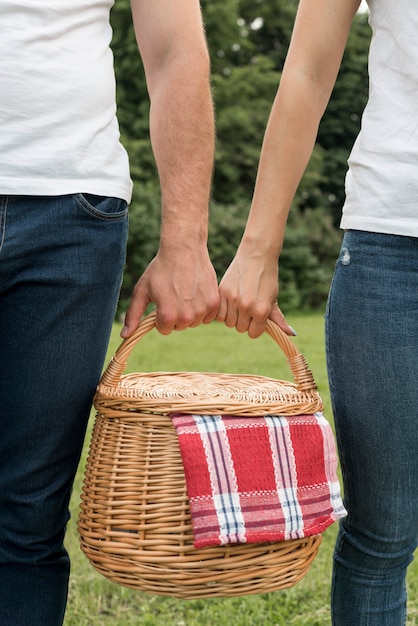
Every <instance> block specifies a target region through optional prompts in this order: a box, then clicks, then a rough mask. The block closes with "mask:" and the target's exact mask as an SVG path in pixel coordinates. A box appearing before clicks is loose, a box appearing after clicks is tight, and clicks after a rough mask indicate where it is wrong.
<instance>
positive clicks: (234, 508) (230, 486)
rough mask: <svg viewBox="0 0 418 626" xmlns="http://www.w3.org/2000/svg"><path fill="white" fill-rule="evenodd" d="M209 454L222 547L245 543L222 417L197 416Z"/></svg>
mask: <svg viewBox="0 0 418 626" xmlns="http://www.w3.org/2000/svg"><path fill="white" fill-rule="evenodd" d="M193 418H194V420H195V422H196V425H197V427H198V429H199V434H200V437H201V439H202V443H203V447H204V450H205V455H206V461H207V465H208V471H209V476H210V481H211V486H212V492H213V502H214V505H215V510H216V515H217V518H218V522H219V528H220V535H219V540H220V543H221V545H227V544H229V543H236V542H241V543H245V541H246V538H245V522H244V517H243V515H242V510H241V504H240V496H239V493H238V485H237V480H236V475H235V469H234V463H233V460H232V454H231V449H230V447H229V441H228V437H227V434H226V430H225V426H224V423H223V421H222V416H221V415H213V416H208V415H205V416H201V415H193ZM214 435H215V436H214Z"/></svg>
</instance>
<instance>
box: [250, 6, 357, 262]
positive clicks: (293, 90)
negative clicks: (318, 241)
mask: <svg viewBox="0 0 418 626" xmlns="http://www.w3.org/2000/svg"><path fill="white" fill-rule="evenodd" d="M358 4H359V0H318V2H314V3H312V2H311V1H310V0H300V4H299V9H298V15H297V18H296V22H295V28H294V32H293V35H292V41H291V44H290V47H289V51H288V55H287V58H286V62H285V66H284V69H283V73H282V77H281V81H280V85H279V89H278V92H277V95H276V98H275V101H274V104H273V107H272V111H271V114H270V118H269V122H268V125H267V128H266V133H265V137H264V141H263V146H262V151H261V156H260V163H259V169H258V174H257V181H256V187H255V190H254V197H253V202H252V207H251V212H250V218H249V221H248V225H247V229H246V231H245V235H244V241H249V242H251V240H255V245H256V244H257V243H260V242H261V241H262V242H263V249H264V250H265V251H266V253H268V252H270V251H271V254H272V255H275V256H276V257H277V256H278V255H279V254H280V251H281V247H282V243H283V237H284V230H285V225H286V220H287V216H288V212H289V209H290V206H291V204H292V200H293V198H294V196H295V193H296V191H297V187H298V185H299V183H300V180H301V178H302V176H303V173H304V171H305V169H306V166H307V164H308V162H309V159H310V156H311V154H312V150H313V148H314V145H315V140H316V136H317V132H318V126H319V123H320V121H321V118H322V115H323V113H324V111H325V108H326V106H327V104H328V101H329V98H330V95H331V92H332V89H333V86H334V83H335V80H336V77H337V74H338V70H339V67H340V63H341V58H342V55H343V52H344V48H345V43H346V41H347V37H348V33H349V29H350V24H351V21H352V18H353V16H354V14H355V11H356V9H357V7H358Z"/></svg>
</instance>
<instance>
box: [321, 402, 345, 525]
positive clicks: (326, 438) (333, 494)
mask: <svg viewBox="0 0 418 626" xmlns="http://www.w3.org/2000/svg"><path fill="white" fill-rule="evenodd" d="M314 415H315V417H316V419H317V420H318V424H319V425H320V426H321V430H322V440H323V442H324V460H325V474H326V477H327V482H328V489H329V495H330V504H331V510H332V518H333V519H334V520H337V519H339V518H340V517H344V516H345V515H346V513H347V512H346V510H345V508H344V505H343V502H342V500H341V490H340V484H339V482H338V480H337V481H336V480H335V467H336V465H337V454H336V450H335V448H334V447H331V445H330V441H331V442H333V441H334V439H333V437H334V433H333V432H332V428H331V426H330V424H329V423H328V421H327V420H326V419H325V417H324V415H323V413H315V414H314ZM333 477H334V480H333Z"/></svg>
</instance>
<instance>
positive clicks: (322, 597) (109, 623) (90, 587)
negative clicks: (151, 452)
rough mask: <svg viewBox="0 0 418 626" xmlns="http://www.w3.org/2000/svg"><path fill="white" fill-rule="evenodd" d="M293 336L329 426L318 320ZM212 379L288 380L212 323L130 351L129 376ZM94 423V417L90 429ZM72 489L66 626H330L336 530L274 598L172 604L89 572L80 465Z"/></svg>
mask: <svg viewBox="0 0 418 626" xmlns="http://www.w3.org/2000/svg"><path fill="white" fill-rule="evenodd" d="M288 321H289V323H290V324H292V326H293V327H294V328H295V329H296V330H297V332H298V337H297V338H296V339H295V343H296V344H297V346H298V348H299V349H300V350H301V352H302V353H303V354H304V355H305V358H306V360H307V361H308V364H309V366H310V368H311V370H312V371H313V373H314V377H315V380H316V383H317V385H318V388H319V391H320V393H321V395H322V398H323V400H324V407H325V408H324V412H325V415H326V417H327V418H328V419H329V421H331V422H332V418H331V409H330V401H329V394H328V387H327V380H326V367H325V355H324V342H323V317H322V315H321V314H312V315H293V316H289V319H288ZM120 328H121V327H120V325H118V324H115V326H114V329H113V332H112V337H111V342H110V346H109V354H108V357H109V358H110V357H111V356H112V354H113V353H114V351H115V350H116V348H117V346H118V345H119V343H120V338H119V332H120ZM157 370H165V371H180V370H183V371H184V370H189V371H215V372H231V373H242V374H259V375H265V376H270V377H273V378H281V379H285V380H291V374H290V372H289V369H288V366H287V364H286V361H285V358H284V355H283V353H282V352H281V350H280V348H279V347H278V346H277V344H276V343H275V342H274V341H273V340H272V339H271V338H270V337H268V336H267V335H264V336H263V337H260V338H259V339H258V340H256V341H254V340H250V339H249V338H248V337H247V336H246V335H240V334H239V333H237V332H236V331H234V330H229V329H227V328H226V327H225V326H223V325H221V324H218V323H213V324H211V325H210V326H201V327H199V328H196V329H190V330H187V331H183V332H179V333H172V334H171V335H170V336H168V337H163V336H161V335H159V334H158V333H157V332H156V331H155V330H154V331H152V332H151V333H149V334H148V335H147V336H146V337H144V338H143V339H142V340H141V341H140V342H139V343H138V344H137V346H136V347H135V348H134V350H133V352H132V354H131V356H130V359H129V362H128V367H127V370H126V371H127V372H128V371H157ZM93 419H94V415H93V414H92V419H91V423H92V422H93ZM88 440H89V437H87V440H86V445H85V451H84V455H83V459H82V463H81V465H80V468H79V472H78V475H77V479H76V482H75V486H74V493H73V499H72V519H71V521H70V523H69V526H68V532H67V547H68V550H69V552H70V555H71V559H72V576H71V582H70V593H69V601H68V609H67V615H66V619H65V626H328V625H329V624H330V617H329V608H328V607H329V581H330V572H331V562H332V550H333V543H334V540H335V534H336V525H333V526H332V527H330V528H329V529H328V530H327V531H326V532H325V533H324V535H323V542H322V545H321V547H320V550H319V553H318V556H317V557H316V558H315V560H314V562H313V564H312V566H311V568H310V570H309V572H308V573H307V575H306V576H305V578H304V579H303V580H302V581H301V582H299V583H298V584H297V585H296V586H295V587H293V588H291V589H288V590H283V591H278V592H275V593H269V594H263V595H256V596H245V597H239V598H229V599H210V600H186V601H184V600H176V599H173V598H168V597H163V596H154V595H149V594H144V593H142V592H139V591H135V590H131V589H127V588H124V587H121V586H118V585H116V584H114V583H111V582H109V581H108V580H106V579H105V578H103V577H102V576H101V575H99V574H98V573H96V572H95V570H94V569H93V568H92V566H91V565H90V564H89V562H88V560H87V559H86V557H85V556H84V555H83V553H82V552H81V551H80V549H79V545H78V535H77V530H76V519H77V511H78V505H79V494H80V489H81V483H82V475H83V469H84V463H85V457H86V453H87V447H88ZM408 585H409V598H410V600H409V619H408V622H407V623H408V626H413V625H417V626H418V565H417V563H416V562H414V563H413V564H412V566H411V570H410V573H409V580H408Z"/></svg>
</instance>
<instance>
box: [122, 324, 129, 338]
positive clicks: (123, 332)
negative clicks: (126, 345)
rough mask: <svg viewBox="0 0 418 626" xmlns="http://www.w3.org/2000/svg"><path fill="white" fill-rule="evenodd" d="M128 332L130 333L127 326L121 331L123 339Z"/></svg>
mask: <svg viewBox="0 0 418 626" xmlns="http://www.w3.org/2000/svg"><path fill="white" fill-rule="evenodd" d="M127 331H128V327H127V326H124V327H123V328H122V330H121V331H120V336H121V337H124V336H125V335H126V333H127Z"/></svg>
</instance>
